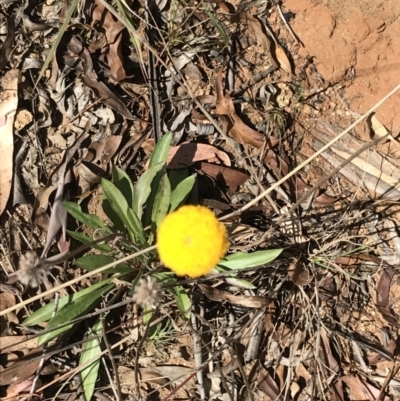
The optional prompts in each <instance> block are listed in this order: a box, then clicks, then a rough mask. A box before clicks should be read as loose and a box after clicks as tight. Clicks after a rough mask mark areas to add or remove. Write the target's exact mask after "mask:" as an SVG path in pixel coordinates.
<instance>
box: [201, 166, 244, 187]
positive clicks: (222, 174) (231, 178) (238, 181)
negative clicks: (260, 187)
mask: <svg viewBox="0 0 400 401" xmlns="http://www.w3.org/2000/svg"><path fill="white" fill-rule="evenodd" d="M194 167H195V168H198V170H200V171H202V172H203V173H205V174H207V175H208V176H210V177H212V178H214V179H215V180H218V179H221V180H223V181H224V184H225V185H226V186H227V187H228V188H229V193H230V194H234V193H235V192H236V190H237V188H238V187H239V186H240V185H242V184H244V183H245V182H246V181H247V180H248V179H249V178H250V176H249V175H248V174H246V173H242V172H241V171H238V170H235V169H233V168H231V167H225V166H221V165H218V164H211V163H206V162H201V163H199V164H198V165H195V166H194Z"/></svg>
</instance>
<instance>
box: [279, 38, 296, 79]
mask: <svg viewBox="0 0 400 401" xmlns="http://www.w3.org/2000/svg"><path fill="white" fill-rule="evenodd" d="M275 55H276V58H277V60H278V63H279V65H280V67H281V69H282V70H283V71H285V72H288V73H289V74H290V75H292V74H293V71H292V65H291V64H290V61H289V58H288V56H287V54H286V52H285V50H284V49H283V47H282V46H281V45H280V44H278V43H275Z"/></svg>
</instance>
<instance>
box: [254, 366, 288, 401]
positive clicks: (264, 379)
mask: <svg viewBox="0 0 400 401" xmlns="http://www.w3.org/2000/svg"><path fill="white" fill-rule="evenodd" d="M257 386H258V388H259V389H260V390H261V391H262V392H263V393H264V394H266V395H267V396H268V397H269V398H270V399H271V400H276V401H283V400H284V398H283V395H282V394H281V392H280V390H279V387H278V385H277V384H276V382H275V380H274V379H273V378H272V376H271V375H270V374H269V372H268V371H267V370H266V369H265V368H264V367H260V371H259V374H258V378H257Z"/></svg>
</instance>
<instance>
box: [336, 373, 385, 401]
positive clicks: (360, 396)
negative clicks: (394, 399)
mask: <svg viewBox="0 0 400 401" xmlns="http://www.w3.org/2000/svg"><path fill="white" fill-rule="evenodd" d="M340 379H341V380H342V381H344V382H345V383H346V385H347V386H348V387H349V389H350V392H351V395H352V400H355V401H364V400H377V399H378V397H379V395H380V390H379V389H377V388H376V387H374V386H372V385H371V384H369V383H367V382H366V381H364V380H362V379H361V378H360V376H350V375H346V376H342V377H341V378H340ZM379 399H380V400H382V401H389V397H387V396H386V395H385V397H384V398H382V397H380V398H379Z"/></svg>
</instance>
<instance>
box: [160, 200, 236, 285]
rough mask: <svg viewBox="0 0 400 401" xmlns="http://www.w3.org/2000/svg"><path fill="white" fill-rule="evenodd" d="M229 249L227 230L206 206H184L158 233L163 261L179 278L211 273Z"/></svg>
mask: <svg viewBox="0 0 400 401" xmlns="http://www.w3.org/2000/svg"><path fill="white" fill-rule="evenodd" d="M228 247H229V242H228V232H227V230H226V227H225V226H224V224H222V223H220V222H219V221H218V219H217V218H216V216H215V214H214V213H213V212H212V211H211V210H210V209H209V208H207V207H205V206H194V205H188V206H182V207H181V208H179V209H178V210H176V211H174V212H172V213H170V214H168V215H167V216H166V217H165V219H164V220H163V221H162V222H161V224H160V226H159V228H158V232H157V249H158V254H159V256H160V260H161V262H162V263H163V264H164V265H165V266H167V267H168V268H170V269H171V270H172V271H173V272H174V273H175V274H176V275H178V276H185V275H186V276H189V277H192V278H196V277H200V276H204V275H207V274H209V273H210V272H211V270H212V269H213V268H214V267H215V266H216V265H217V263H218V262H219V261H220V260H221V258H222V257H223V256H225V254H226V252H227V250H228Z"/></svg>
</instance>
